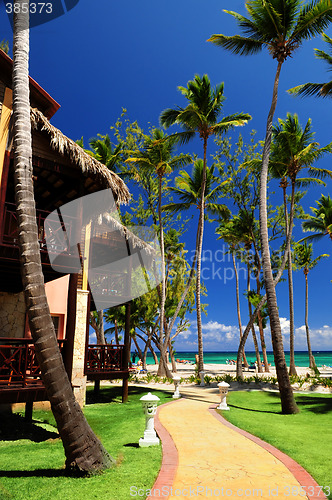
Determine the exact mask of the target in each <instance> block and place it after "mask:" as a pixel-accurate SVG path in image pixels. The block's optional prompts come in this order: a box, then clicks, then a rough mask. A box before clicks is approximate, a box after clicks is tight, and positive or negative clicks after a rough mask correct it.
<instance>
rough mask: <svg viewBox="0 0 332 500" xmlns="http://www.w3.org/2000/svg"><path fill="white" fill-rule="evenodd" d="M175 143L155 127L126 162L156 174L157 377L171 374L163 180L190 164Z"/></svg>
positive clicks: (189, 157) (148, 173)
mask: <svg viewBox="0 0 332 500" xmlns="http://www.w3.org/2000/svg"><path fill="white" fill-rule="evenodd" d="M176 142H177V140H176V137H174V136H167V135H166V134H165V133H164V132H163V130H161V129H158V128H155V129H153V130H152V132H151V136H150V137H147V138H146V140H145V141H144V144H143V149H142V151H137V152H134V153H133V155H132V156H130V157H129V158H128V159H127V160H126V162H128V163H135V164H136V165H137V166H138V167H139V168H140V170H141V175H143V176H151V175H153V174H156V175H157V177H158V222H159V235H160V250H161V294H160V345H161V346H162V348H161V351H160V364H159V368H158V375H159V376H165V375H166V376H167V377H170V376H171V373H170V371H169V369H168V366H167V361H166V351H167V344H168V343H167V344H165V343H163V339H164V321H165V301H166V279H165V245H164V228H163V217H162V192H163V179H164V177H165V176H166V175H169V174H171V173H172V172H173V171H174V170H175V169H178V168H180V167H184V166H186V165H188V163H190V162H191V156H190V155H184V154H179V155H174V149H175V144H176Z"/></svg>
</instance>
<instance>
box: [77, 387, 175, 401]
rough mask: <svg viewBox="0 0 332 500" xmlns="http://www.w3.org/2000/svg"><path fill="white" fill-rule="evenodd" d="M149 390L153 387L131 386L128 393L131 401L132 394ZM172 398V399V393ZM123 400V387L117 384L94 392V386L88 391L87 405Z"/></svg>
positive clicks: (139, 393) (142, 393) (141, 393)
mask: <svg viewBox="0 0 332 500" xmlns="http://www.w3.org/2000/svg"><path fill="white" fill-rule="evenodd" d="M147 392H151V389H150V388H148V387H144V386H142V387H137V386H129V394H128V397H129V401H130V396H135V395H138V396H140V395H142V396H143V395H144V394H146V393H147ZM153 392H158V391H153ZM159 392H162V391H159ZM166 397H167V396H166ZM170 399H172V396H171V395H170ZM121 402H122V387H119V386H117V385H116V386H110V387H101V388H100V390H99V392H98V393H95V392H94V390H93V387H92V388H89V389H88V390H87V392H86V405H92V404H96V403H121Z"/></svg>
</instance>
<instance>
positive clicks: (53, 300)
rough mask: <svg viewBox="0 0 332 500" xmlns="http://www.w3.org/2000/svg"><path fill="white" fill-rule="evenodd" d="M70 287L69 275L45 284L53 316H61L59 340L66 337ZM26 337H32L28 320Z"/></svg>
mask: <svg viewBox="0 0 332 500" xmlns="http://www.w3.org/2000/svg"><path fill="white" fill-rule="evenodd" d="M68 287H69V274H68V275H67V276H63V277H62V278H58V279H56V280H53V281H49V282H48V283H46V284H45V290H46V297H47V302H48V305H49V308H50V312H51V315H55V316H59V332H58V338H59V339H63V338H64V337H65V325H66V322H67V298H68ZM25 336H26V337H30V336H31V335H30V329H29V325H28V320H27V321H26V331H25Z"/></svg>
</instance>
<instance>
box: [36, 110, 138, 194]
mask: <svg viewBox="0 0 332 500" xmlns="http://www.w3.org/2000/svg"><path fill="white" fill-rule="evenodd" d="M31 124H32V128H33V130H37V131H40V132H45V133H47V135H48V137H49V141H50V146H51V148H52V149H53V150H54V151H56V152H58V153H60V154H61V155H62V156H67V157H69V159H70V160H71V162H73V164H75V165H77V166H78V167H79V168H81V169H82V172H83V173H85V174H89V175H91V176H93V177H95V178H97V180H98V182H99V183H100V185H101V186H102V187H103V188H105V189H106V188H110V189H112V191H113V194H114V196H115V199H116V200H117V202H118V203H119V204H126V203H128V202H129V200H130V193H129V190H128V188H127V186H126V184H125V183H124V182H123V180H122V179H120V177H119V176H118V175H116V174H115V173H114V172H111V171H110V170H109V169H108V168H106V167H105V165H103V164H102V163H100V162H99V161H97V160H95V158H93V157H92V156H90V155H89V154H88V153H86V152H85V151H84V149H82V148H81V147H80V146H79V145H78V144H76V142H74V141H73V140H72V139H69V138H68V137H66V136H65V135H64V134H63V133H62V132H61V130H59V129H57V128H56V127H54V126H53V125H52V124H51V123H50V122H49V121H48V119H47V118H46V117H45V116H44V115H43V113H41V112H40V111H39V110H38V109H36V108H31Z"/></svg>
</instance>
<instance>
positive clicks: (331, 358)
mask: <svg viewBox="0 0 332 500" xmlns="http://www.w3.org/2000/svg"><path fill="white" fill-rule="evenodd" d="M195 354H197V352H176V355H175V358H176V359H187V360H188V361H193V362H195ZM157 355H158V354H157ZM313 355H314V357H315V360H316V364H317V366H318V367H319V366H322V365H326V366H332V351H313ZM246 356H247V360H248V362H249V363H250V362H255V360H256V355H255V352H254V351H248V352H247V351H246ZM285 356H286V363H287V364H288V365H289V352H285ZM236 357H237V352H235V351H234V352H205V353H204V363H207V364H226V362H227V360H230V359H235V360H236ZM267 359H268V361H269V363H271V365H272V366H274V359H273V353H272V352H268V353H267ZM153 363H154V361H153V357H152V355H151V353H148V356H147V364H153ZM295 365H296V366H309V359H308V352H307V351H297V352H295Z"/></svg>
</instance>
